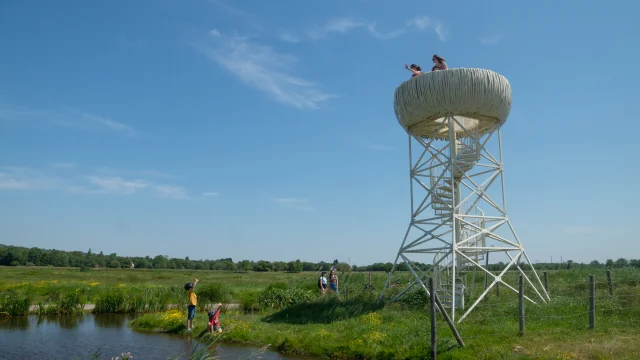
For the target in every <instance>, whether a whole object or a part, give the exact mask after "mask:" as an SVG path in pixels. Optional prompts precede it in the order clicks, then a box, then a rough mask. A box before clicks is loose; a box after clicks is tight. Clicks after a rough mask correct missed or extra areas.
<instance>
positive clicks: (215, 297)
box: [185, 284, 231, 304]
mask: <svg viewBox="0 0 640 360" xmlns="http://www.w3.org/2000/svg"><path fill="white" fill-rule="evenodd" d="M196 293H197V294H198V303H200V302H202V303H203V304H204V303H226V302H229V300H230V299H231V289H229V288H228V287H227V286H225V285H222V284H211V285H201V286H199V287H198V288H197V291H196ZM185 296H186V295H185Z"/></svg>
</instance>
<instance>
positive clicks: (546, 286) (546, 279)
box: [544, 271, 549, 292]
mask: <svg viewBox="0 0 640 360" xmlns="http://www.w3.org/2000/svg"><path fill="white" fill-rule="evenodd" d="M544 291H546V292H549V273H548V272H546V271H545V272H544Z"/></svg>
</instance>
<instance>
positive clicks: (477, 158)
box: [380, 69, 550, 322]
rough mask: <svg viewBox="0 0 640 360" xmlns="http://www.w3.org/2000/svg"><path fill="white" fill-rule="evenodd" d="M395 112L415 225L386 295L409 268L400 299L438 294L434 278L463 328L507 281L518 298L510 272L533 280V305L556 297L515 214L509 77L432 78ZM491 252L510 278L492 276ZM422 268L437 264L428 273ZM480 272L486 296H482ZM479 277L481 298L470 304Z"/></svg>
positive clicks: (402, 92) (476, 72) (404, 96)
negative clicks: (430, 282)
mask: <svg viewBox="0 0 640 360" xmlns="http://www.w3.org/2000/svg"><path fill="white" fill-rule="evenodd" d="M394 106H395V113H396V117H397V119H398V122H399V123H400V125H401V126H402V127H403V128H404V129H405V131H406V132H407V134H408V138H409V161H410V178H411V186H410V190H411V221H410V223H409V227H408V229H407V231H406V233H405V236H404V239H403V240H402V245H401V246H400V249H399V250H398V254H397V256H396V259H395V261H394V265H393V268H392V270H391V272H390V274H389V278H388V279H387V282H386V284H385V288H384V289H383V291H382V294H381V295H380V298H381V299H382V298H383V296H384V292H385V290H386V289H387V288H388V287H389V284H390V280H391V278H392V276H393V273H394V270H395V269H396V266H397V264H398V262H399V261H402V262H404V263H405V264H406V265H407V266H408V267H409V270H410V271H411V274H412V280H411V281H410V282H409V283H408V285H407V287H406V288H405V289H404V290H403V291H402V292H400V293H399V294H398V295H397V296H396V297H395V298H394V299H392V300H396V299H398V298H400V297H402V296H404V295H405V294H407V293H408V292H410V291H415V290H417V289H416V288H422V290H424V291H426V292H427V294H428V293H429V291H428V289H427V287H426V279H427V277H428V276H433V278H434V285H435V291H436V292H437V294H438V296H439V297H440V299H441V301H442V303H443V305H444V306H445V308H447V311H449V316H450V317H451V319H452V320H453V321H456V320H457V321H458V322H460V321H462V320H463V319H464V318H465V317H466V316H467V315H468V314H469V313H470V312H471V311H472V310H473V309H474V308H475V307H476V305H477V304H478V303H479V302H480V301H481V300H482V299H483V298H484V297H485V296H486V295H487V293H488V292H489V291H490V290H491V289H492V288H493V287H494V286H495V285H496V284H497V283H500V284H502V285H503V286H505V287H506V288H508V289H511V290H513V291H515V292H517V290H516V288H517V285H516V284H515V283H513V284H509V282H508V281H507V279H506V278H505V276H504V275H505V274H506V272H507V270H510V269H516V270H517V271H518V272H519V274H521V275H523V277H524V279H525V284H526V285H527V287H530V288H531V289H533V293H535V296H532V297H533V298H535V299H537V298H539V299H540V300H541V301H542V302H546V301H547V300H549V299H550V298H549V295H548V294H547V292H546V291H545V289H544V286H543V285H542V282H541V281H540V278H539V276H538V275H537V273H536V272H535V270H534V268H533V265H532V264H531V261H530V260H529V257H528V256H527V253H526V252H525V249H524V247H523V245H522V243H521V242H520V239H519V238H518V236H517V235H516V232H515V230H514V227H513V225H512V224H511V221H510V220H509V218H508V216H507V207H506V202H505V192H504V175H503V164H502V142H501V133H500V128H501V127H502V125H503V124H504V123H505V121H506V119H507V117H508V115H509V111H510V109H511V86H510V84H509V82H508V81H507V79H506V78H505V77H503V76H501V75H499V74H497V73H495V72H493V71H489V70H483V69H449V70H442V71H435V72H429V73H426V74H423V75H420V76H417V77H414V78H411V79H410V80H408V81H406V82H404V83H403V84H401V85H400V86H399V87H398V88H397V89H396V91H395V101H394ZM490 254H492V259H493V260H495V259H496V258H500V257H502V258H503V259H504V260H505V263H506V264H507V266H506V268H505V269H504V271H501V272H500V273H498V274H494V273H492V272H490V271H488V269H487V267H488V264H489V255H490ZM414 262H422V263H428V264H429V265H431V267H430V268H429V269H426V270H425V269H422V271H420V270H419V269H417V268H416V267H415V265H414ZM525 269H530V270H533V271H532V272H531V274H532V276H531V277H532V278H533V279H531V278H530V276H527V273H526V272H525V271H524V270H525ZM477 273H478V274H481V275H482V276H485V287H486V289H480V290H483V291H482V292H481V293H480V294H479V295H478V296H477V297H475V296H474V294H475V290H476V289H475V288H474V284H475V277H476V274H477ZM469 274H470V275H471V276H472V278H473V279H472V281H471V294H472V298H474V299H475V300H474V302H473V303H472V304H471V306H469V307H466V306H465V303H464V300H465V292H469V289H467V288H466V285H467V283H466V281H467V275H469ZM525 299H526V300H528V301H531V302H534V303H535V302H536V301H535V300H534V299H532V298H531V297H528V296H525ZM456 309H459V311H462V312H463V315H462V316H460V317H459V318H456Z"/></svg>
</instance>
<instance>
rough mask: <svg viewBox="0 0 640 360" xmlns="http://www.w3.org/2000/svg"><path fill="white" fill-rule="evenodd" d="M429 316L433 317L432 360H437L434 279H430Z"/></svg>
mask: <svg viewBox="0 0 640 360" xmlns="http://www.w3.org/2000/svg"><path fill="white" fill-rule="evenodd" d="M429 302H430V303H431V306H430V308H429V315H430V316H431V359H433V360H435V359H436V352H437V351H436V350H437V349H436V293H435V291H434V286H433V277H430V278H429Z"/></svg>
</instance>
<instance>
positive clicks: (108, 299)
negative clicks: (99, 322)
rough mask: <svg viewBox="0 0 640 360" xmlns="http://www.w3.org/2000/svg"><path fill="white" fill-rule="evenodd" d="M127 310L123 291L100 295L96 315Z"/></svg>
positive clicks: (95, 309)
mask: <svg viewBox="0 0 640 360" xmlns="http://www.w3.org/2000/svg"><path fill="white" fill-rule="evenodd" d="M124 310H125V298H124V293H123V292H122V291H121V290H115V291H109V292H107V293H104V294H100V295H98V296H97V299H96V307H95V308H94V309H93V312H95V313H116V312H122V311H124Z"/></svg>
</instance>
